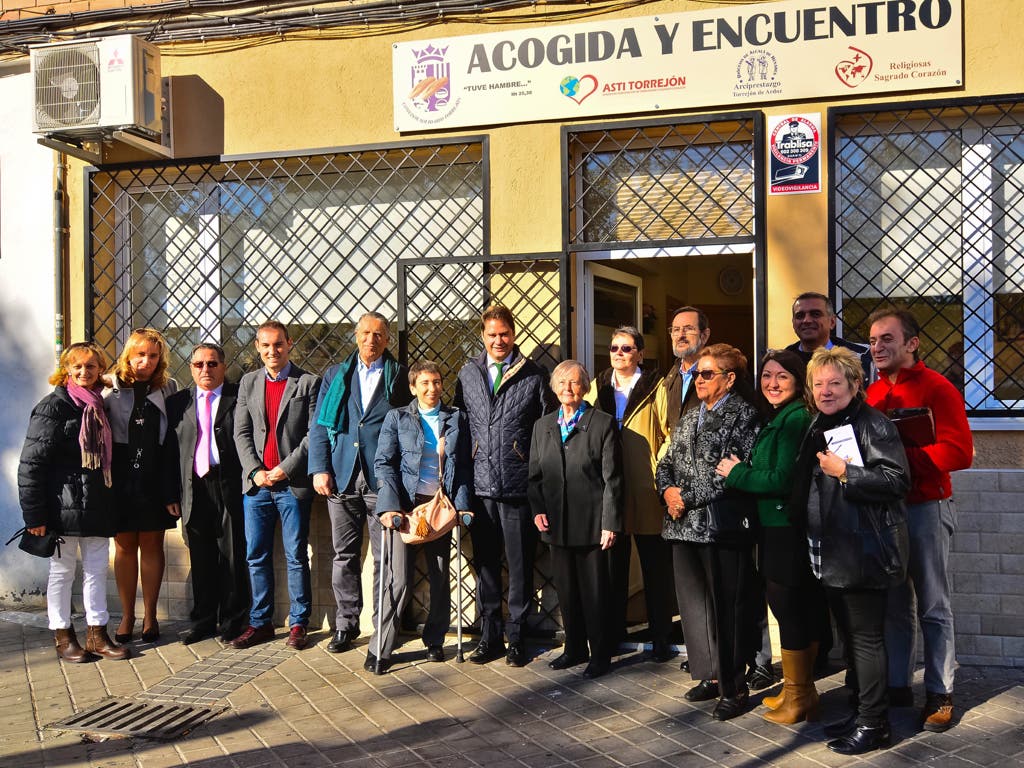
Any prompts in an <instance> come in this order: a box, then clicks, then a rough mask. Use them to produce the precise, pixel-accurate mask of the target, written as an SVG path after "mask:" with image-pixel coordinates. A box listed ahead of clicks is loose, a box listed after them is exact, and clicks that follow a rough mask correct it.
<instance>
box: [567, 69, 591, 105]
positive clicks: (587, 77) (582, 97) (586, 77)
mask: <svg viewBox="0 0 1024 768" xmlns="http://www.w3.org/2000/svg"><path fill="white" fill-rule="evenodd" d="M587 80H589V81H590V90H589V91H587V92H586V93H583V83H585V82H586V81H587ZM596 90H597V78H596V77H594V76H593V75H584V76H583V77H581V78H580V89H579V91H577V93H579V94H580V95H579V97H578V98H577V97H576V96H570V97H569V98H570V99H572V100H573V101H575V102H576V103H577V104H582V103H583V102H584V101H586V100H587V97H588V96H590V95H591V94H593V93H594V91H596Z"/></svg>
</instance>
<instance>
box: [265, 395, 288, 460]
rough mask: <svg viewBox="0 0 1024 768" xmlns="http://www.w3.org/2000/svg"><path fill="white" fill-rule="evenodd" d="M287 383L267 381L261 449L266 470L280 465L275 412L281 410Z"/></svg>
mask: <svg viewBox="0 0 1024 768" xmlns="http://www.w3.org/2000/svg"><path fill="white" fill-rule="evenodd" d="M287 383H288V379H278V380H277V381H269V380H268V381H267V389H266V409H267V444H266V445H265V446H264V447H263V466H265V467H266V468H267V469H273V468H274V467H276V466H277V465H278V464H280V463H281V456H280V452H279V450H278V447H277V412H278V410H279V409H280V408H281V400H282V399H283V398H284V388H285V385H286V384H287Z"/></svg>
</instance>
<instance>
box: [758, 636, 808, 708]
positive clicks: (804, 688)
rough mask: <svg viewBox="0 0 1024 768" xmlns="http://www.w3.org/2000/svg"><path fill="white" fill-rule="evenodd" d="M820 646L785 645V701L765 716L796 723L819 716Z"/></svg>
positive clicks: (783, 669)
mask: <svg viewBox="0 0 1024 768" xmlns="http://www.w3.org/2000/svg"><path fill="white" fill-rule="evenodd" d="M816 655H817V648H816V647H815V644H812V645H811V646H810V647H808V648H804V649H803V650H802V651H789V650H786V649H785V648H783V649H782V676H783V678H784V683H783V689H782V690H783V694H782V703H781V704H780V705H779V707H778V708H777V709H775V710H774V711H772V712H766V713H765V715H764V719H765V720H769V721H771V722H773V723H781V724H783V725H793V724H794V723H800V722H803V721H804V720H807V721H809V722H811V721H814V720H817V719H818V717H819V711H818V710H819V707H818V691H817V690H815V688H814V659H815V656H816Z"/></svg>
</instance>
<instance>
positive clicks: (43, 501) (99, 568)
mask: <svg viewBox="0 0 1024 768" xmlns="http://www.w3.org/2000/svg"><path fill="white" fill-rule="evenodd" d="M106 367H107V359H106V356H105V355H104V354H103V350H102V349H100V348H99V347H98V346H97V345H96V344H92V343H85V342H81V343H78V344H72V345H71V346H70V347H68V348H67V349H66V350H65V351H64V353H63V354H62V355H61V356H60V363H59V364H58V366H57V371H56V372H55V373H54V374H53V376H51V377H50V383H51V384H54V385H55V388H54V390H53V392H52V393H50V394H49V395H47V396H46V397H44V398H43V399H42V400H41V401H40V402H39V404H38V405H36V407H35V408H34V409H33V410H32V416H31V418H30V419H29V424H28V434H27V435H26V437H25V447H24V448H23V449H22V452H21V462H20V463H19V465H18V494H19V497H20V501H21V509H22V514H23V515H24V518H25V527H26V528H28V530H29V532H30V533H32V534H34V535H36V536H45V535H46V533H47V532H48V531H53V532H56V533H57V534H59V535H60V536H61V537H62V538H63V539H64V543H63V545H62V546H61V547H60V548H59V550H58V552H55V553H54V555H53V557H51V558H50V576H49V580H48V582H47V587H46V608H47V613H48V614H49V622H50V629H52V630H54V641H55V642H56V645H57V655H58V656H59V657H60V658H62V659H64V660H65V661H70V662H81V661H87V660H88V659H90V658H92V657H93V655H96V656H101V657H103V658H107V659H126V658H128V649H127V648H122V647H120V646H118V645H115V644H114V643H112V642H111V641H110V637H109V636H108V635H107V619H108V615H107V588H106V586H107V585H106V582H107V563H108V552H109V547H110V537H111V536H113V535H114V518H113V514H112V511H111V506H110V502H111V496H110V459H111V447H112V439H111V434H110V425H109V424H108V423H107V417H106V414H105V413H104V411H103V397H102V395H101V392H102V390H103V385H102V383H101V382H100V373H101V372H102V371H103V370H104V369H105V368H106ZM79 551H81V554H82V602H83V603H84V604H85V618H86V623H87V624H88V634H87V635H86V642H85V648H84V649H83V648H82V646H80V645H79V643H78V638H77V637H76V636H75V629H74V627H73V626H72V624H71V582H72V581H73V580H74V577H75V567H76V560H77V555H78V552H79Z"/></svg>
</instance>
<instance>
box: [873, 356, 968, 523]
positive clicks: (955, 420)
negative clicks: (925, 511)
mask: <svg viewBox="0 0 1024 768" xmlns="http://www.w3.org/2000/svg"><path fill="white" fill-rule="evenodd" d="M866 395H867V400H868V405H872V406H874V407H875V408H877V409H878V410H880V411H882V412H883V413H887V412H888V411H890V410H891V409H893V408H921V407H928V408H931V409H932V415H933V416H934V418H935V442H934V443H933V444H932V445H926V446H924V447H916V446H907V447H906V448H907V460H908V461H909V462H910V476H911V480H912V481H913V485H912V486H911V488H910V493H908V494H907V503H908V504H918V503H920V502H923V501H934V500H936V499H945V498H948V497H949V496H951V495H952V493H953V488H952V485H951V484H950V480H949V473H950V472H953V471H955V470H957V469H967V468H968V467H969V466H971V462H972V460H973V459H974V440H973V438H972V437H971V428H970V427H969V426H968V424H967V412H966V411H965V409H964V399H963V397H962V396H961V395H960V393H959V392H958V391H957V390H956V387H954V386H953V385H952V384H950V383H949V381H948V380H947V379H946V377H945V376H942V375H941V374H938V373H936V372H935V371H933V370H932V369H931V368H929V367H928V366H926V365H925V364H924V363H923V362H921V361H918V362H916V363H914V365H913V366H911V367H910V368H901V369H900V370H899V373H898V374H897V376H896V383H895V384H894V383H893V382H892V381H890V380H889V377H888V376H882V377H880V378H879V379H878V381H876V382H875V383H874V384H872V385H871V386H870V387H868V389H867V392H866Z"/></svg>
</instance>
